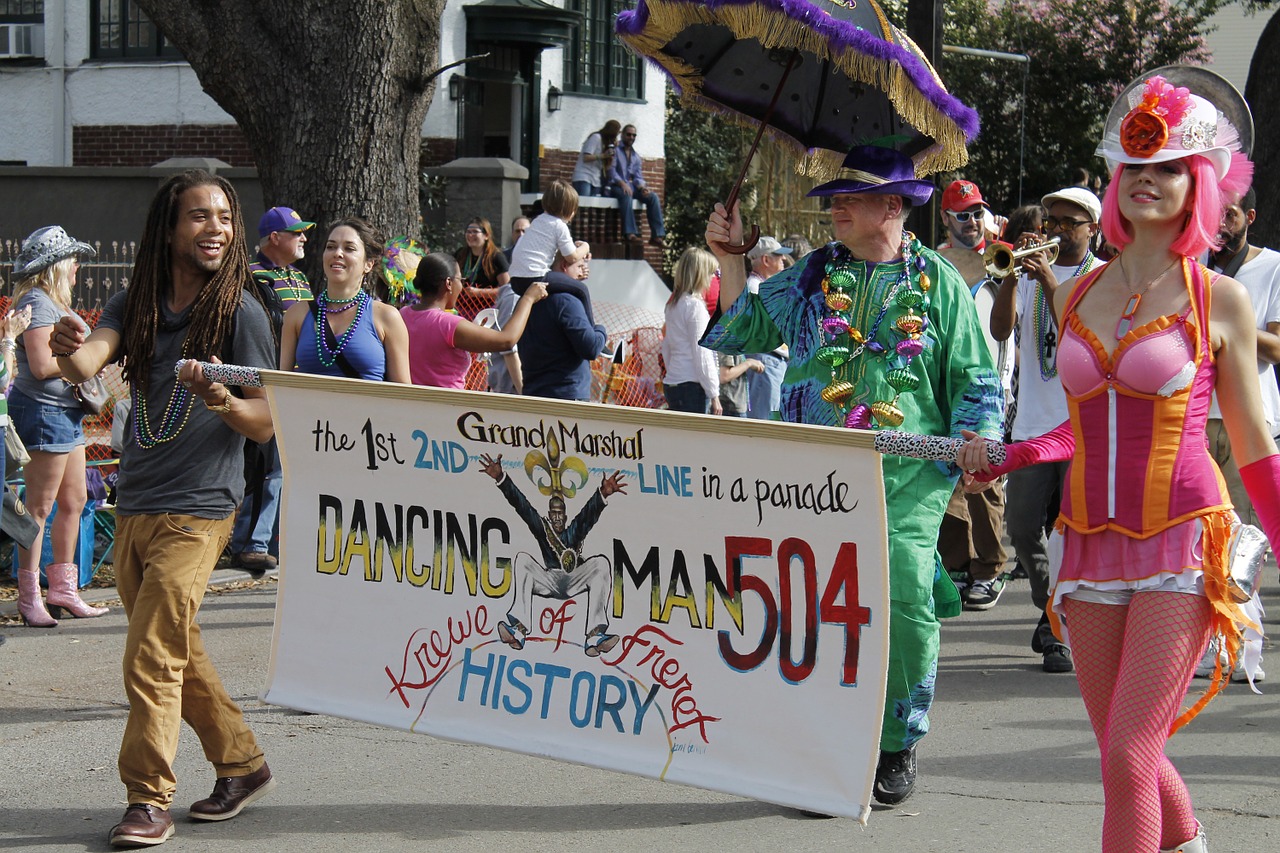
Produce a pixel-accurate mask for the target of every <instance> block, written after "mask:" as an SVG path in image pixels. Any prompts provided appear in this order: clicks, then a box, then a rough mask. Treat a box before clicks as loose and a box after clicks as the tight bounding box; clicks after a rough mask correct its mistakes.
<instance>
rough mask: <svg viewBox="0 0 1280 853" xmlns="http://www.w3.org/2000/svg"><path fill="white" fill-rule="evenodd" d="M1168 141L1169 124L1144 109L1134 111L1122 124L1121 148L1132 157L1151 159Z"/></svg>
mask: <svg viewBox="0 0 1280 853" xmlns="http://www.w3.org/2000/svg"><path fill="white" fill-rule="evenodd" d="M1144 106H1145V104H1144ZM1168 141H1169V125H1168V123H1167V122H1166V121H1165V120H1164V119H1163V118H1161V117H1160V116H1158V115H1156V113H1154V112H1151V111H1149V110H1145V109H1143V108H1142V107H1138V108H1137V109H1135V110H1132V111H1131V112H1130V113H1129V114H1128V115H1127V116H1125V117H1124V121H1122V122H1120V147H1122V148H1123V149H1124V153H1126V154H1128V155H1129V156H1130V157H1150V156H1151V155H1153V154H1155V153H1156V152H1157V151H1159V150H1160V149H1161V148H1163V147H1164V146H1165V143H1167V142H1168Z"/></svg>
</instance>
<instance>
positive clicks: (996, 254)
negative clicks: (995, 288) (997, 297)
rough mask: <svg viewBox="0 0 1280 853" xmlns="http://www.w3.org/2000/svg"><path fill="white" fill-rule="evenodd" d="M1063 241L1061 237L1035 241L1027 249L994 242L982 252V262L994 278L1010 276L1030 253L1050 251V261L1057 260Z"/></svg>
mask: <svg viewBox="0 0 1280 853" xmlns="http://www.w3.org/2000/svg"><path fill="white" fill-rule="evenodd" d="M1061 241H1062V238H1061V237H1054V238H1052V239H1050V240H1046V241H1044V242H1043V243H1033V244H1031V245H1030V246H1027V247H1026V248H1025V249H1016V250H1015V249H1014V248H1013V247H1012V246H1010V245H1009V244H1008V243H992V244H991V245H990V246H988V247H987V248H986V251H984V252H983V253H982V264H983V266H984V267H985V268H986V271H987V273H988V274H989V275H990V276H991V277H992V278H997V279H999V278H1008V277H1009V276H1011V275H1013V272H1014V270H1016V269H1017V266H1018V261H1020V260H1022V259H1023V258H1025V257H1027V256H1028V255H1035V254H1038V253H1039V252H1048V253H1049V256H1048V261H1049V263H1053V262H1054V261H1056V260H1057V259H1058V243H1060V242H1061Z"/></svg>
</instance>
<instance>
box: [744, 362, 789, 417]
mask: <svg viewBox="0 0 1280 853" xmlns="http://www.w3.org/2000/svg"><path fill="white" fill-rule="evenodd" d="M749 358H756V359H759V360H760V361H761V362H763V363H764V373H751V374H749V376H750V377H751V379H750V382H751V407H750V409H749V410H748V415H749V416H750V417H752V418H755V419H756V420H758V421H767V420H769V419H770V418H771V417H773V413H774V412H776V411H777V410H778V403H779V400H780V399H781V396H782V377H783V376H784V375H786V372H787V360H786V359H785V358H782V357H781V356H776V355H773V354H772V353H767V352H764V353H756V354H755V355H752V356H749Z"/></svg>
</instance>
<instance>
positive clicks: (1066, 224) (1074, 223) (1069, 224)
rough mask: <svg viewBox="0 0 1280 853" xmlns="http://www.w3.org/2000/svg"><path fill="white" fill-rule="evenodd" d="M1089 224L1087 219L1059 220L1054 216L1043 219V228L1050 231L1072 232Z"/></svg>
mask: <svg viewBox="0 0 1280 853" xmlns="http://www.w3.org/2000/svg"><path fill="white" fill-rule="evenodd" d="M1088 224H1090V223H1089V221H1088V220H1087V219H1071V218H1070V217H1067V218H1064V219H1059V218H1058V217H1056V216H1046V217H1045V219H1044V227H1045V228H1047V229H1048V230H1050V231H1074V230H1075V229H1077V228H1079V227H1080V226H1081V225H1088Z"/></svg>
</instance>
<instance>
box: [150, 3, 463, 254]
mask: <svg viewBox="0 0 1280 853" xmlns="http://www.w3.org/2000/svg"><path fill="white" fill-rule="evenodd" d="M137 5H138V6H140V7H141V8H142V9H143V10H144V11H145V12H146V13H147V15H148V16H149V17H150V18H151V20H152V21H153V22H154V23H155V24H156V26H157V27H159V29H160V30H161V31H162V32H163V33H164V35H165V37H166V38H167V39H169V41H171V42H172V43H173V44H174V45H175V46H176V47H177V48H178V49H179V50H180V51H182V54H183V56H184V57H185V58H186V59H187V61H189V62H190V63H191V67H192V69H193V70H194V71H195V73H196V75H197V77H199V79H200V83H201V85H202V86H203V87H204V90H205V91H206V92H207V93H208V94H209V95H210V97H212V98H213V99H214V100H215V101H217V102H218V105H219V106H221V107H222V108H223V109H224V110H226V111H227V112H228V113H229V114H231V116H232V117H233V118H235V120H236V123H237V124H239V126H240V129H241V130H242V131H243V132H244V134H245V137H246V138H247V140H248V143H249V147H250V148H251V150H252V151H253V155H254V158H255V160H256V161H257V165H258V174H259V177H260V178H261V181H262V191H263V199H264V201H265V202H266V204H267V205H268V206H273V205H287V206H288V207H292V208H295V209H296V210H297V211H298V212H299V213H301V214H302V216H303V218H305V219H312V220H315V221H316V222H318V223H325V222H328V221H330V220H332V219H334V218H336V217H340V216H348V215H351V214H359V215H361V216H364V217H366V218H367V219H369V220H370V221H371V222H372V223H373V224H374V225H376V226H377V227H379V228H380V229H383V230H384V231H385V232H386V233H387V234H388V235H394V234H410V235H414V236H416V235H417V234H418V233H419V232H420V225H419V222H418V213H419V210H418V157H419V149H420V147H421V137H422V122H423V119H424V118H425V116H426V112H427V107H428V106H429V105H430V104H431V99H432V96H433V95H434V92H435V83H436V78H435V77H434V76H433V75H434V72H435V71H436V67H437V64H438V61H439V44H440V18H441V14H442V13H443V11H444V5H445V0H203V2H200V3H191V2H189V0H137ZM321 227H323V225H322V226H321ZM320 236H323V235H320ZM254 239H255V238H254V237H253V235H250V242H252V241H253V240H254ZM320 242H321V240H319V239H317V240H315V241H313V244H312V246H311V248H319V247H318V245H316V244H318V243H320Z"/></svg>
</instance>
